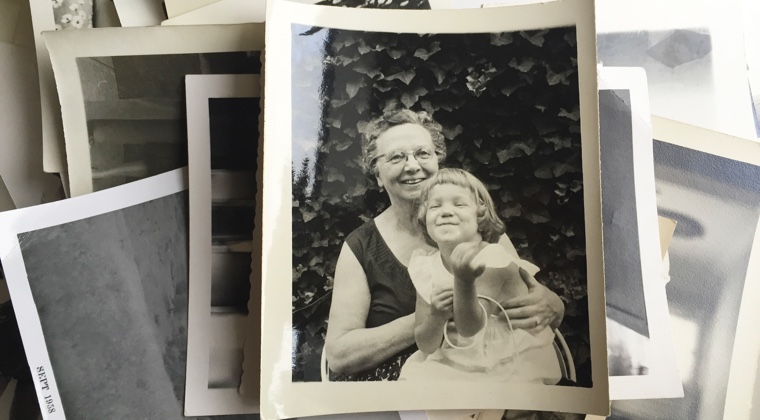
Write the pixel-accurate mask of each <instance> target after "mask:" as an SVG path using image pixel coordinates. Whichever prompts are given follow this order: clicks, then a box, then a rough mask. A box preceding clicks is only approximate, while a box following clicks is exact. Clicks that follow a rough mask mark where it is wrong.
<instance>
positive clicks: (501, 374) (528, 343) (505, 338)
mask: <svg viewBox="0 0 760 420" xmlns="http://www.w3.org/2000/svg"><path fill="white" fill-rule="evenodd" d="M409 274H410V276H411V278H412V282H413V283H414V285H415V287H416V288H417V290H418V291H420V290H425V291H429V290H432V285H433V284H434V283H439V284H441V285H453V283H454V276H453V275H452V274H451V273H449V272H448V270H446V268H445V267H444V266H443V261H442V260H441V254H440V252H437V251H436V252H435V253H433V254H430V255H425V254H423V253H420V252H415V253H414V254H413V255H412V259H411V261H410V262H409ZM420 296H423V298H424V299H426V300H428V299H429V298H430V293H429V292H427V295H424V294H422V293H421V294H420ZM494 298H496V300H497V301H498V300H499V297H497V296H494ZM446 329H447V336H448V339H449V341H450V342H451V343H452V344H454V346H456V347H467V348H465V349H463V348H456V347H452V346H451V345H449V344H448V343H447V342H446V340H444V342H443V344H442V345H441V347H440V348H439V349H438V350H437V351H436V352H435V353H433V354H430V355H425V353H423V352H421V351H417V352H416V353H414V354H413V355H412V356H411V357H410V358H409V359H408V360H407V361H406V363H405V364H404V366H403V367H402V368H401V375H400V377H399V380H427V381H429V380H431V379H434V380H456V381H478V382H481V381H492V382H532V383H543V384H549V385H553V384H556V383H557V382H558V381H559V380H560V379H561V371H560V367H559V361H558V359H557V354H556V352H555V350H554V347H553V345H552V343H553V341H554V333H553V332H552V330H551V329H549V328H545V329H544V330H542V331H540V332H539V333H537V334H535V335H533V334H531V333H529V332H528V331H526V330H522V329H515V330H514V332H511V331H510V328H509V324H508V322H507V319H506V317H505V316H504V315H503V314H501V313H499V314H498V315H497V314H494V315H490V316H489V317H488V320H487V322H486V325H485V327H484V328H483V329H482V330H481V331H480V332H478V333H477V334H476V335H475V336H473V337H470V338H464V337H461V336H459V335H458V334H457V332H456V328H455V326H454V322H453V321H449V322H448V324H447V325H446Z"/></svg>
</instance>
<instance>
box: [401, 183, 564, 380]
mask: <svg viewBox="0 0 760 420" xmlns="http://www.w3.org/2000/svg"><path fill="white" fill-rule="evenodd" d="M417 221H418V223H419V225H420V227H421V228H422V229H423V231H424V232H425V233H426V235H427V236H428V239H429V240H431V241H432V243H434V244H435V245H437V247H438V251H435V252H432V253H430V252H427V253H426V252H423V251H415V253H414V254H413V255H412V259H411V261H410V263H409V274H410V276H411V278H412V282H413V283H414V286H415V288H416V290H417V304H416V309H415V331H414V333H415V340H416V342H417V346H418V347H419V351H417V352H416V353H415V354H414V355H412V356H411V357H410V358H409V359H408V360H407V362H406V363H405V364H404V366H403V368H402V370H401V375H400V379H402V380H457V381H494V382H534V383H543V384H555V383H557V382H558V381H559V379H560V369H559V362H558V359H557V355H556V353H555V351H554V348H553V345H552V342H553V340H554V333H553V331H552V330H551V329H550V328H548V327H546V328H542V329H539V330H531V331H530V332H529V331H527V330H522V329H514V330H513V329H512V326H511V323H510V321H509V318H508V317H507V314H506V311H505V310H504V308H503V307H502V306H501V305H500V303H501V302H504V301H505V300H507V299H509V298H512V297H515V296H519V295H522V294H526V293H528V288H527V286H526V284H525V279H526V278H527V277H528V276H532V275H533V274H535V273H536V272H537V271H538V268H537V267H536V266H535V265H533V264H531V263H529V262H527V261H524V260H520V259H519V258H518V257H516V256H514V255H511V254H510V253H508V252H507V251H506V250H505V249H504V248H503V247H502V246H501V245H499V244H498V242H499V239H500V238H501V237H502V235H503V234H504V223H503V222H502V221H501V220H500V219H499V217H498V215H497V213H496V209H495V208H494V203H493V201H492V200H491V197H490V195H489V194H488V191H487V189H486V187H485V186H484V185H483V183H482V182H480V180H478V179H477V178H476V177H474V176H473V175H472V174H470V173H469V172H466V171H464V170H461V169H441V170H440V171H438V173H436V174H435V175H433V176H431V177H430V178H429V179H428V180H427V181H426V183H425V185H424V186H423V187H422V192H421V195H420V207H419V210H418V217H417Z"/></svg>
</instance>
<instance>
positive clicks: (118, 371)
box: [0, 170, 188, 419]
mask: <svg viewBox="0 0 760 420" xmlns="http://www.w3.org/2000/svg"><path fill="white" fill-rule="evenodd" d="M186 176H187V175H186V172H185V171H184V170H177V171H172V172H169V173H167V174H163V175H160V176H157V177H154V178H150V179H146V180H143V181H139V182H136V183H133V184H131V185H128V186H124V187H119V188H115V189H110V190H108V191H104V192H102V193H99V194H93V195H88V196H86V197H81V198H79V199H72V200H65V201H59V202H55V203H51V204H46V205H43V206H37V207H32V208H29V209H21V210H15V211H10V212H4V213H2V215H1V216H0V239H1V242H0V243H1V244H2V253H0V255H2V264H3V268H4V270H5V274H6V280H7V283H8V288H9V290H10V293H11V298H12V300H13V307H14V311H15V313H16V317H17V319H18V320H19V329H20V331H21V337H22V339H23V343H24V348H25V351H26V356H27V359H28V361H29V368H30V369H31V371H32V373H33V376H34V378H35V381H34V383H35V387H36V391H37V396H38V400H39V403H40V409H41V410H42V413H44V417H45V418H47V419H63V418H81V417H94V418H118V417H133V416H138V417H145V418H154V417H160V418H167V419H169V418H182V409H183V404H182V401H183V398H184V379H185V356H186V346H187V300H188V297H187V279H188V275H187V274H188V270H187V258H188V254H187V251H188V250H187V223H188V219H187V194H186V193H185V192H183V190H185V189H186V182H187V181H186Z"/></svg>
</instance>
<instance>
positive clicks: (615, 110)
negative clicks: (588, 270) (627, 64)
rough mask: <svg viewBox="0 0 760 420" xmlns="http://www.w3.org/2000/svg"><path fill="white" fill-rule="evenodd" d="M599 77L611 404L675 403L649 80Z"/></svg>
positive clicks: (606, 71) (628, 72)
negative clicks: (659, 400) (636, 401)
mask: <svg viewBox="0 0 760 420" xmlns="http://www.w3.org/2000/svg"><path fill="white" fill-rule="evenodd" d="M599 75H600V87H599V121H600V131H599V134H600V145H601V157H602V158H601V161H602V165H601V178H602V220H603V228H602V231H603V237H604V250H605V252H604V261H605V264H604V272H605V289H606V292H607V293H606V300H607V302H606V308H607V351H608V357H609V362H608V363H609V370H610V398H612V399H616V400H621V399H640V398H677V397H681V396H683V387H682V385H681V380H680V377H679V375H678V370H677V368H676V358H675V350H674V345H673V339H672V334H671V328H670V322H669V313H668V304H667V297H666V295H665V283H666V280H665V279H664V275H663V256H662V255H663V252H662V251H661V249H660V239H659V236H658V234H657V233H658V217H657V203H656V193H655V180H654V173H653V172H654V166H653V165H654V164H653V156H652V155H653V153H652V140H651V139H652V128H651V120H650V116H649V98H648V95H647V80H646V73H645V72H644V70H643V69H631V68H607V67H603V68H601V69H600V71H599Z"/></svg>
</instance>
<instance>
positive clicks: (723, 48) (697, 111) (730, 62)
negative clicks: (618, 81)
mask: <svg viewBox="0 0 760 420" xmlns="http://www.w3.org/2000/svg"><path fill="white" fill-rule="evenodd" d="M740 3H741V2H739V1H728V2H723V3H717V2H713V1H710V0H671V1H659V0H639V1H637V2H625V3H620V2H619V1H616V0H598V1H597V2H596V6H597V9H596V11H597V16H598V20H597V22H598V27H597V32H598V39H597V51H598V59H599V62H600V63H601V64H602V65H604V66H606V67H610V66H615V67H643V68H645V69H646V72H647V83H648V86H649V96H650V97H651V99H652V100H651V104H652V110H651V111H652V114H654V115H657V116H660V117H664V118H668V119H672V120H675V121H681V122H684V123H687V124H693V125H697V126H700V127H705V128H708V129H711V130H716V131H720V132H722V133H727V134H731V135H734V136H742V137H747V138H752V137H757V131H756V129H755V119H754V115H753V112H752V107H751V106H747V105H746V104H747V103H750V102H751V101H752V97H751V93H750V87H749V84H748V83H747V64H746V61H745V51H744V42H745V41H744V38H745V36H744V34H743V33H742V25H741V24H737V23H735V22H734V19H735V18H736V17H738V16H741V14H742V11H741V6H740ZM747 3H748V4H749V3H751V2H747Z"/></svg>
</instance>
